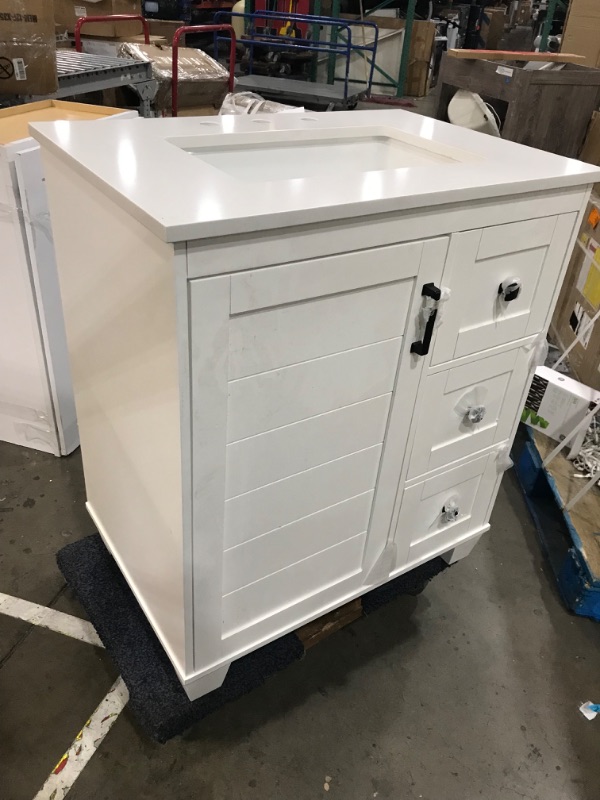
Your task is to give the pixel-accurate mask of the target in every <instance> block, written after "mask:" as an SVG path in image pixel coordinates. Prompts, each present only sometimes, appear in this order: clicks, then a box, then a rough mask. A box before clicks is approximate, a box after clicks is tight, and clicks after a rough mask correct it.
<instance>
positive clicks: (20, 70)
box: [12, 58, 27, 81]
mask: <svg viewBox="0 0 600 800" xmlns="http://www.w3.org/2000/svg"><path fill="white" fill-rule="evenodd" d="M12 63H13V67H14V68H15V80H17V81H26V80H27V67H26V66H25V62H24V61H23V59H22V58H13V60H12Z"/></svg>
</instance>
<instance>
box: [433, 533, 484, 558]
mask: <svg viewBox="0 0 600 800" xmlns="http://www.w3.org/2000/svg"><path fill="white" fill-rule="evenodd" d="M481 536H482V534H480V535H479V536H474V537H473V538H472V539H468V540H467V541H466V542H463V543H462V544H459V545H457V546H456V547H453V548H452V550H448V552H447V553H442V558H443V559H444V561H445V562H446V563H447V564H455V563H456V562H457V561H460V560H461V558H466V556H468V555H470V553H471V551H472V550H473V548H474V547H475V545H476V544H477V542H478V541H479V540H480V539H481Z"/></svg>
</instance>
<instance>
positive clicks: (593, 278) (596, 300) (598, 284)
mask: <svg viewBox="0 0 600 800" xmlns="http://www.w3.org/2000/svg"><path fill="white" fill-rule="evenodd" d="M581 294H582V295H583V296H584V297H585V299H586V300H587V301H588V302H589V303H590V304H591V305H592V306H593V307H594V308H598V306H599V305H600V269H599V268H598V266H597V265H596V262H595V261H594V262H593V263H592V264H591V265H590V269H589V272H588V276H587V279H586V282H585V285H584V287H583V291H582V292H581Z"/></svg>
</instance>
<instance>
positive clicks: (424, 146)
mask: <svg viewBox="0 0 600 800" xmlns="http://www.w3.org/2000/svg"><path fill="white" fill-rule="evenodd" d="M170 142H171V143H172V144H175V145H177V146H178V147H180V148H181V149H182V150H185V151H186V152H187V153H189V154H190V155H192V156H193V157H194V158H199V159H200V160H201V161H203V162H204V163H205V164H208V165H210V166H211V167H214V168H215V169H218V170H220V171H221V172H223V173H225V174H227V175H229V176H230V177H233V178H236V179H237V180H239V181H244V182H248V183H257V182H261V183H262V182H265V181H285V180H295V179H298V178H323V177H328V176H335V175H338V176H339V175H345V174H348V173H362V172H372V171H381V170H395V169H406V168H410V169H412V168H420V167H432V166H442V165H452V164H458V163H462V162H465V161H471V160H473V157H472V156H470V154H469V153H466V152H462V151H459V150H457V149H456V148H451V147H447V146H443V145H438V144H434V143H432V142H431V141H429V140H428V139H425V138H421V137H418V136H412V135H409V134H400V133H398V132H396V131H389V129H382V128H366V129H356V128H354V129H346V130H343V129H342V130H340V129H339V128H338V129H322V130H314V129H313V130H298V131H293V130H292V131H290V130H284V131H282V130H279V131H277V130H275V131H264V132H262V131H261V132H260V133H258V132H254V133H240V132H235V133H233V132H232V133H226V134H224V135H220V136H218V137H217V136H198V137H185V138H178V139H170Z"/></svg>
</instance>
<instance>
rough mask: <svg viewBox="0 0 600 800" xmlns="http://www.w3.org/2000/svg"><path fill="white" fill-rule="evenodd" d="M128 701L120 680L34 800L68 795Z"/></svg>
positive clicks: (46, 799)
mask: <svg viewBox="0 0 600 800" xmlns="http://www.w3.org/2000/svg"><path fill="white" fill-rule="evenodd" d="M128 700H129V692H128V691H127V687H126V686H125V684H124V683H123V678H117V680H116V681H115V683H114V684H113V686H112V688H111V690H110V691H109V693H108V694H107V695H106V697H105V698H104V700H102V702H101V703H100V705H99V706H98V708H97V709H96V710H95V711H94V713H93V714H92V716H91V717H90V718H89V719H88V721H87V722H86V723H85V725H84V726H83V728H82V729H81V730H80V731H79V733H78V734H77V736H76V737H75V739H74V740H73V744H72V745H71V746H70V747H69V749H68V750H67V752H66V753H65V754H64V756H63V757H62V758H61V759H60V761H59V762H58V764H57V765H56V766H55V767H54V769H53V770H52V772H51V774H50V776H49V777H48V780H47V781H46V783H45V784H44V785H43V786H42V788H41V789H40V791H39V792H38V793H37V794H36V796H35V798H34V800H62V798H63V797H65V796H66V795H67V793H68V792H69V790H70V789H71V787H72V786H73V784H74V783H75V781H76V780H77V778H78V777H79V775H80V774H81V773H82V772H83V770H84V768H85V767H86V766H87V763H88V761H89V760H90V759H91V757H92V756H93V755H94V753H95V752H96V750H97V749H98V747H99V745H100V743H101V742H102V740H103V739H104V737H105V736H106V734H107V733H108V732H109V730H110V729H111V728H112V726H113V725H114V724H115V722H116V721H117V719H118V717H119V714H120V713H121V711H123V709H124V708H125V706H126V705H127V701H128Z"/></svg>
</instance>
